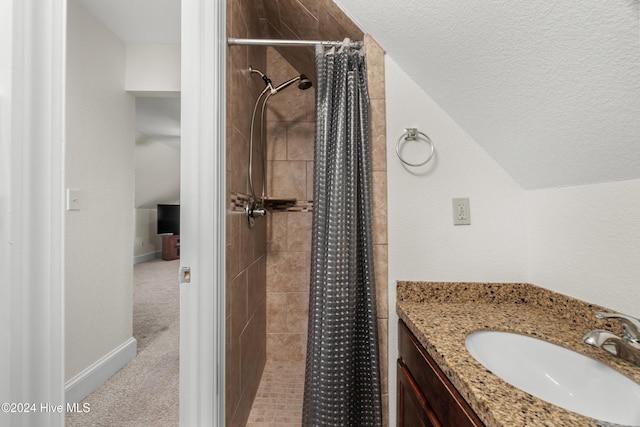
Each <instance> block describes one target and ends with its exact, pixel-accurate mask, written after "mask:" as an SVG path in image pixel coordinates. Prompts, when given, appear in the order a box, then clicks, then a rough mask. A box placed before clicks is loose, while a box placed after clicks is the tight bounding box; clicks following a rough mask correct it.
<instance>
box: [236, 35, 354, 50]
mask: <svg viewBox="0 0 640 427" xmlns="http://www.w3.org/2000/svg"><path fill="white" fill-rule="evenodd" d="M227 44H228V45H229V46H233V45H244V46H317V45H321V46H327V47H333V46H335V47H340V46H343V45H344V42H341V41H330V40H324V41H322V40H284V39H236V38H232V37H229V38H228V39H227ZM349 46H350V47H352V48H355V49H359V48H361V47H362V46H363V43H362V42H361V41H352V42H351V43H350V44H349Z"/></svg>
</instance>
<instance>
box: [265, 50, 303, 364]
mask: <svg viewBox="0 0 640 427" xmlns="http://www.w3.org/2000/svg"><path fill="white" fill-rule="evenodd" d="M267 70H268V72H269V76H270V78H271V79H272V80H273V81H274V83H275V84H279V83H280V82H282V81H286V80H288V79H289V78H291V77H294V76H296V75H297V74H299V73H298V72H297V71H296V70H295V69H294V68H293V67H292V66H291V65H289V63H288V62H287V61H286V60H285V59H284V58H282V56H280V54H279V53H278V52H277V51H276V50H275V49H273V48H269V49H268V50H267ZM314 103H315V88H311V89H307V90H304V91H302V90H299V89H298V88H297V86H296V85H293V86H291V87H289V88H287V89H286V90H284V91H282V92H280V93H278V94H277V95H275V96H273V97H272V98H271V99H270V100H269V109H268V133H267V134H268V136H269V137H268V144H267V160H268V166H267V183H268V185H267V188H268V194H269V196H271V197H277V198H295V199H296V200H297V201H298V206H304V205H305V203H306V202H308V201H311V200H312V199H313V143H314V126H315V125H314V123H315V104H314ZM310 251H311V212H303V211H293V212H292V211H273V212H271V215H269V217H268V228H267V358H268V359H269V360H277V361H292V362H294V361H298V362H303V361H304V360H305V354H306V351H305V350H306V334H307V319H308V305H309V265H310Z"/></svg>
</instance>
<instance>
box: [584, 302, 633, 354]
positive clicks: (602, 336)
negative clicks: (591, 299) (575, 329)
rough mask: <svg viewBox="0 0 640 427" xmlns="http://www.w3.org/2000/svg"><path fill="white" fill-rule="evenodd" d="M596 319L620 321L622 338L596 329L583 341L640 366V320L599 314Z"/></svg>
mask: <svg viewBox="0 0 640 427" xmlns="http://www.w3.org/2000/svg"><path fill="white" fill-rule="evenodd" d="M596 317H597V318H598V319H615V320H617V321H619V322H620V323H621V324H622V337H619V336H618V335H616V334H614V333H613V332H609V331H605V330H603V329H594V330H593V331H589V332H587V333H586V334H585V335H584V336H583V337H582V341H584V342H585V343H586V344H589V345H592V346H594V347H600V348H602V349H603V350H606V351H608V352H609V353H611V354H613V355H615V356H618V357H619V358H621V359H624V360H626V361H627V362H631V363H633V364H634V365H636V366H640V320H638V319H635V318H633V317H631V316H627V315H625V314H619V313H602V312H598V313H596Z"/></svg>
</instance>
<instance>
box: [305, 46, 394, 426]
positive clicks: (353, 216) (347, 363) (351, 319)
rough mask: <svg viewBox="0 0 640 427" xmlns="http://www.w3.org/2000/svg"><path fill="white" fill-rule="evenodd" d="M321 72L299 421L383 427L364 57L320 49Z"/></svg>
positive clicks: (349, 51)
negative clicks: (309, 272) (306, 322)
mask: <svg viewBox="0 0 640 427" xmlns="http://www.w3.org/2000/svg"><path fill="white" fill-rule="evenodd" d="M316 71H317V80H318V81H317V85H316V132H315V154H314V156H315V159H314V160H315V166H314V167H315V169H314V205H313V235H312V248H311V288H310V294H309V331H308V341H307V359H306V373H305V387H304V405H303V418H302V425H303V426H305V427H309V426H367V427H370V426H382V404H381V394H380V392H381V390H380V361H379V355H378V330H377V316H376V292H375V281H374V270H373V238H372V231H371V229H372V209H371V198H372V186H371V159H370V141H369V139H370V138H369V97H368V93H367V80H366V69H365V57H364V53H363V52H360V51H358V50H355V49H351V48H349V47H348V45H347V44H346V43H345V46H343V47H342V48H340V50H339V51H336V50H335V48H333V49H331V50H329V51H327V52H325V51H324V48H322V47H321V46H319V47H318V48H317V50H316Z"/></svg>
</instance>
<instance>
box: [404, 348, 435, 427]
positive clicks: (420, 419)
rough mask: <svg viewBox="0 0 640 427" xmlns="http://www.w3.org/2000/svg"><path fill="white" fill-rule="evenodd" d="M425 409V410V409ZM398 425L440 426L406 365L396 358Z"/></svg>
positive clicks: (408, 426) (409, 426)
mask: <svg viewBox="0 0 640 427" xmlns="http://www.w3.org/2000/svg"><path fill="white" fill-rule="evenodd" d="M425 409H426V410H425ZM398 427H441V425H440V423H439V422H438V420H437V419H435V417H434V414H433V411H431V410H430V409H429V408H428V404H427V401H426V399H425V398H424V396H423V395H422V392H421V391H420V389H418V386H417V384H416V382H415V381H414V379H413V377H412V376H411V373H410V372H409V371H408V370H407V367H406V366H405V365H404V364H403V363H402V362H401V361H400V360H398Z"/></svg>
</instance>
